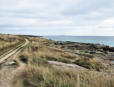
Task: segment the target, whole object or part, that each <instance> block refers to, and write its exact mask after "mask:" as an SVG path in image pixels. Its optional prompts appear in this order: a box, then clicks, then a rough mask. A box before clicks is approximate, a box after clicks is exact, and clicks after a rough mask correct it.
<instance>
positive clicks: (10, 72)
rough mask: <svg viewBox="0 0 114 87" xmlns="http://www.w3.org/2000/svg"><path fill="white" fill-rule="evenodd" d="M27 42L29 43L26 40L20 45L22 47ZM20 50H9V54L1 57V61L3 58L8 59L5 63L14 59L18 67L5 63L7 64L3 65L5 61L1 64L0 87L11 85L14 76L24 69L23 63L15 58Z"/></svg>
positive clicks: (9, 86)
mask: <svg viewBox="0 0 114 87" xmlns="http://www.w3.org/2000/svg"><path fill="white" fill-rule="evenodd" d="M28 43H29V41H28V40H26V42H25V44H24V45H22V47H24V46H26V45H27V44H28ZM17 50H18V51H17ZM20 51H21V49H20V50H19V49H16V50H15V51H13V52H11V53H10V54H8V55H6V56H5V57H3V59H1V61H2V62H3V60H5V59H7V58H9V60H7V61H6V62H5V63H8V62H11V61H12V60H16V61H17V62H18V64H19V65H18V67H15V66H11V65H7V64H6V65H5V63H3V64H2V65H1V68H0V87H11V83H12V79H13V78H14V76H15V75H16V74H17V73H19V72H21V71H22V70H23V69H24V67H25V65H24V64H23V63H21V62H20V61H19V60H18V59H17V57H18V54H19V53H20Z"/></svg>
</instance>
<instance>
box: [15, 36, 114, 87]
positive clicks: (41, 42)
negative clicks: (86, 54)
mask: <svg viewBox="0 0 114 87" xmlns="http://www.w3.org/2000/svg"><path fill="white" fill-rule="evenodd" d="M29 39H30V40H31V44H29V46H27V47H26V48H25V49H24V50H23V52H22V53H21V55H20V60H21V61H23V62H24V63H26V65H27V66H26V69H25V70H24V71H23V72H22V73H21V74H20V75H19V76H16V77H15V78H14V82H13V86H14V87H114V83H113V82H114V77H113V75H112V73H113V72H112V73H107V72H105V71H104V72H98V71H96V70H84V71H79V70H76V69H67V70H66V69H61V68H57V67H54V66H52V65H50V64H48V62H47V61H48V60H55V61H61V62H65V63H72V62H71V60H80V57H77V56H76V55H74V54H72V53H65V52H64V51H62V50H61V49H59V48H53V47H49V46H46V45H45V42H47V40H45V39H41V38H35V37H34V38H29ZM91 61H92V63H93V64H94V63H96V61H97V60H94V59H93V60H92V59H91ZM91 61H90V60H89V62H91ZM94 61H95V62H94Z"/></svg>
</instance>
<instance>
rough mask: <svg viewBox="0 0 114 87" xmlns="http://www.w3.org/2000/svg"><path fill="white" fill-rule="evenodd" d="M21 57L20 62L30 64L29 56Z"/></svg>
mask: <svg viewBox="0 0 114 87" xmlns="http://www.w3.org/2000/svg"><path fill="white" fill-rule="evenodd" d="M19 57H20V60H21V61H22V62H23V63H28V57H27V56H24V55H21V56H19Z"/></svg>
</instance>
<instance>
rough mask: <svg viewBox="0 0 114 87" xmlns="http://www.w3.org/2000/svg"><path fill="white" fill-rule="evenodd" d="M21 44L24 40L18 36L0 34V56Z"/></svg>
mask: <svg viewBox="0 0 114 87" xmlns="http://www.w3.org/2000/svg"><path fill="white" fill-rule="evenodd" d="M22 42H24V39H23V38H21V37H19V36H14V35H2V34H0V55H2V54H3V53H5V52H7V51H9V50H11V49H12V48H13V47H16V46H17V45H19V44H21V43H22Z"/></svg>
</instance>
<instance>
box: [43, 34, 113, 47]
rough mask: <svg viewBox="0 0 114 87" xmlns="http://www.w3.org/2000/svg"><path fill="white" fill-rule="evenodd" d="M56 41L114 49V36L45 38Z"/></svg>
mask: <svg viewBox="0 0 114 87" xmlns="http://www.w3.org/2000/svg"><path fill="white" fill-rule="evenodd" d="M43 37H44V38H47V39H51V40H55V41H71V42H81V43H94V44H103V45H108V46H110V47H114V36H43Z"/></svg>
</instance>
